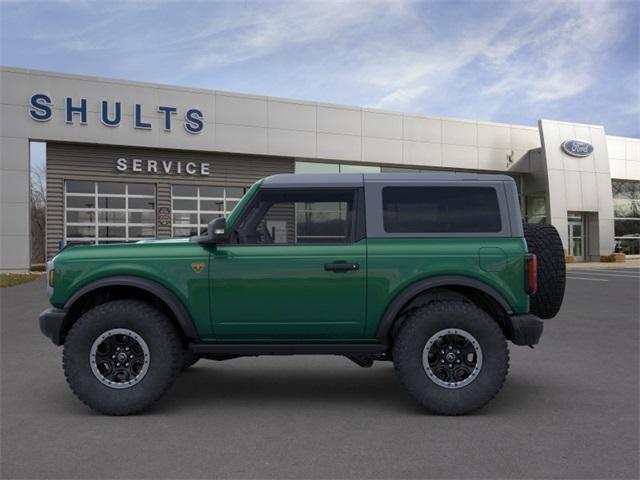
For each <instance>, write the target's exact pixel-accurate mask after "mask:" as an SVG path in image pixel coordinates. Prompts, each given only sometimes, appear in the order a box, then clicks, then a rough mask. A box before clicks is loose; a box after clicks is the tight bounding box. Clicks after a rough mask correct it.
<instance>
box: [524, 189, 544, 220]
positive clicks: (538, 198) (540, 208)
mask: <svg viewBox="0 0 640 480" xmlns="http://www.w3.org/2000/svg"><path fill="white" fill-rule="evenodd" d="M524 213H525V215H524V217H525V221H526V222H527V223H547V197H546V195H545V194H544V193H540V194H531V195H525V211H524Z"/></svg>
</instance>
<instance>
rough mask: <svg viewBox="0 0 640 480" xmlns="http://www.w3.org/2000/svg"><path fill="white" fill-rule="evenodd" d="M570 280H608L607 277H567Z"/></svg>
mask: <svg viewBox="0 0 640 480" xmlns="http://www.w3.org/2000/svg"><path fill="white" fill-rule="evenodd" d="M567 279H569V280H590V281H592V282H608V281H609V280H607V279H605V278H587V277H567Z"/></svg>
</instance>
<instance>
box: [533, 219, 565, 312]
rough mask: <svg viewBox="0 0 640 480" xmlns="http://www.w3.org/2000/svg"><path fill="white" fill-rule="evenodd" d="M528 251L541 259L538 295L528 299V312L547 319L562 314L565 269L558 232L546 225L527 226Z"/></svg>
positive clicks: (539, 262) (539, 263)
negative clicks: (560, 312)
mask: <svg viewBox="0 0 640 480" xmlns="http://www.w3.org/2000/svg"><path fill="white" fill-rule="evenodd" d="M524 237H525V239H526V240H527V248H528V250H529V252H530V253H534V254H535V255H536V257H537V259H538V291H537V292H536V294H535V295H531V297H530V298H529V311H530V312H531V313H533V314H534V315H536V316H537V317H540V318H543V319H548V318H553V317H555V316H556V315H557V314H558V312H559V311H560V307H561V306H562V300H563V299H564V288H565V283H566V278H565V276H566V266H565V261H564V249H563V247H562V240H561V239H560V235H559V234H558V231H557V230H556V229H555V227H554V226H553V225H548V224H546V223H528V224H525V225H524Z"/></svg>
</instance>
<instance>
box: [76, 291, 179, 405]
mask: <svg viewBox="0 0 640 480" xmlns="http://www.w3.org/2000/svg"><path fill="white" fill-rule="evenodd" d="M182 361H183V352H182V345H181V342H180V337H179V335H178V332H177V331H176V329H175V328H174V326H173V325H172V324H171V322H170V320H169V319H168V318H167V316H166V315H164V314H163V313H162V312H160V311H158V310H156V309H155V308H154V307H152V306H151V305H148V304H146V303H144V302H140V301H136V300H117V301H113V302H108V303H104V304H102V305H98V306H97V307H95V308H93V309H91V310H89V311H88V312H86V313H85V314H84V315H82V317H80V318H79V319H78V321H77V322H76V323H75V324H74V325H73V327H72V328H71V330H70V331H69V334H68V335H67V339H66V342H65V345H64V351H63V369H64V373H65V376H66V378H67V382H68V383H69V385H70V386H71V390H72V391H73V392H74V393H75V395H76V396H77V397H78V398H79V399H80V400H81V401H83V402H84V403H85V404H86V405H88V406H89V407H91V408H92V409H94V410H96V411H98V412H100V413H104V414H107V415H129V414H132V413H137V412H140V411H142V410H144V409H146V408H148V407H149V406H151V405H152V404H153V403H155V402H156V401H157V400H158V399H159V398H160V397H161V396H162V395H163V394H164V392H166V391H167V389H168V388H169V387H170V386H171V385H172V384H173V381H174V380H175V378H176V375H177V373H178V371H179V370H180V367H181V365H182Z"/></svg>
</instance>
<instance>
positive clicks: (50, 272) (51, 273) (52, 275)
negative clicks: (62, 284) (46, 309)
mask: <svg viewBox="0 0 640 480" xmlns="http://www.w3.org/2000/svg"><path fill="white" fill-rule="evenodd" d="M55 283H56V271H55V270H54V268H53V261H51V260H49V261H48V262H47V295H48V296H49V298H51V295H53V287H54V285H55Z"/></svg>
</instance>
